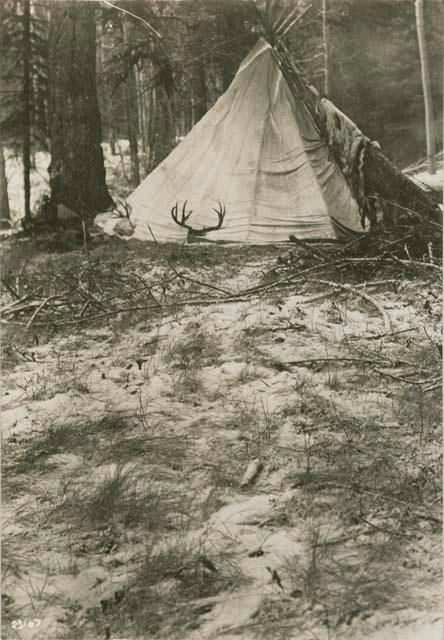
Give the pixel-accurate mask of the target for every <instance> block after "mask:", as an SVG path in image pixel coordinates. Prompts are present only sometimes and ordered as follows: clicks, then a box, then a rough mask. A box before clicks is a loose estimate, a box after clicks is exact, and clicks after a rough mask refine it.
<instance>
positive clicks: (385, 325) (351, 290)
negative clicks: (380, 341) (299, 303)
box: [312, 280, 392, 332]
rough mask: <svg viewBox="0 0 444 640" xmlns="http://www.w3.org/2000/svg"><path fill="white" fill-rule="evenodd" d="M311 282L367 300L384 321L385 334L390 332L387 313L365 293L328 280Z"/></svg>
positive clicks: (390, 326)
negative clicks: (348, 292) (351, 293)
mask: <svg viewBox="0 0 444 640" xmlns="http://www.w3.org/2000/svg"><path fill="white" fill-rule="evenodd" d="M312 282H318V283H319V284H324V285H327V286H328V287H333V288H335V289H342V290H343V291H350V292H353V293H355V294H356V295H357V296H359V297H361V298H363V299H364V300H367V302H369V303H370V304H371V305H373V307H375V309H377V311H378V312H379V313H380V314H381V316H382V319H383V321H384V327H385V330H386V332H389V331H391V330H392V324H391V322H390V319H389V317H388V316H387V313H386V312H385V309H383V308H382V307H381V305H380V304H378V303H377V302H376V300H374V299H373V298H372V297H371V296H369V295H368V294H367V293H363V292H362V291H359V289H357V288H356V287H352V286H351V285H349V284H339V283H338V282H330V281H329V280H312Z"/></svg>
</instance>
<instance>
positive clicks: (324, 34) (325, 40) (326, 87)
mask: <svg viewBox="0 0 444 640" xmlns="http://www.w3.org/2000/svg"><path fill="white" fill-rule="evenodd" d="M322 48H323V50H324V94H325V95H326V96H327V97H328V96H329V95H330V75H329V55H328V25H327V0H322Z"/></svg>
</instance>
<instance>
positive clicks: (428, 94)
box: [415, 0, 436, 173]
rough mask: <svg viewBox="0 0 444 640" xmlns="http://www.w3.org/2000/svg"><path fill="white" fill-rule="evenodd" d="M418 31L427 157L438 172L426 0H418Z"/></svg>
mask: <svg viewBox="0 0 444 640" xmlns="http://www.w3.org/2000/svg"><path fill="white" fill-rule="evenodd" d="M415 11H416V32H417V34H418V46H419V57H420V60H421V78H422V90H423V93H424V108H425V127H426V141H427V158H428V160H429V166H430V173H436V160H435V153H436V142H435V122H434V119H433V104H432V90H431V85H430V71H429V59H428V54H427V44H426V39H425V31H424V0H416V2H415Z"/></svg>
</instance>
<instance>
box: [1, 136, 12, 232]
mask: <svg viewBox="0 0 444 640" xmlns="http://www.w3.org/2000/svg"><path fill="white" fill-rule="evenodd" d="M10 219H11V213H10V211H9V199H8V183H7V180H6V169H5V156H4V154H3V145H2V143H1V140H0V228H1V226H2V224H4V223H5V222H6V223H8V222H9V221H10ZM8 226H9V225H8Z"/></svg>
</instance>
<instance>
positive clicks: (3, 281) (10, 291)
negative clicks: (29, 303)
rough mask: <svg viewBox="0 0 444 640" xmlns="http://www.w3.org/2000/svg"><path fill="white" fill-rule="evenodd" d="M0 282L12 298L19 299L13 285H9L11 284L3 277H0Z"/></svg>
mask: <svg viewBox="0 0 444 640" xmlns="http://www.w3.org/2000/svg"><path fill="white" fill-rule="evenodd" d="M1 282H2V285H3V286H4V287H5V288H6V289H7V290H8V291H9V293H11V294H12V295H13V296H14V298H18V299H19V300H20V296H19V294H18V293H17V291H16V290H15V289H14V288H13V287H11V285H9V284H8V283H7V282H6V280H5V279H4V278H1Z"/></svg>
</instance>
